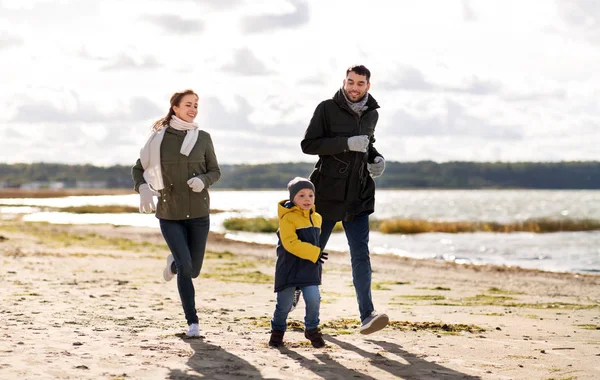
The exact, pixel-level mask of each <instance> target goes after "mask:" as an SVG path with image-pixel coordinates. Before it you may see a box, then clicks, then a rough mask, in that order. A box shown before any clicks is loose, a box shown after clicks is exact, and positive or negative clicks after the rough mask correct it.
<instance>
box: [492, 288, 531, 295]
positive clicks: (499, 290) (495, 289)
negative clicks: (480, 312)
mask: <svg viewBox="0 0 600 380" xmlns="http://www.w3.org/2000/svg"><path fill="white" fill-rule="evenodd" d="M486 292H488V293H493V294H525V293H524V292H513V291H511V290H504V289H500V288H495V287H494V288H489V289H488V290H486Z"/></svg>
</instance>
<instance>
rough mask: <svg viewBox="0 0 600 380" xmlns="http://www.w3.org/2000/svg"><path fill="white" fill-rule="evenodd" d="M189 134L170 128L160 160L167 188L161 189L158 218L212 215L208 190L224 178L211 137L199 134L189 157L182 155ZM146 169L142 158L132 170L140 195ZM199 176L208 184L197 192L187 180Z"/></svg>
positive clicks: (177, 218) (161, 149) (206, 134)
mask: <svg viewBox="0 0 600 380" xmlns="http://www.w3.org/2000/svg"><path fill="white" fill-rule="evenodd" d="M185 135H186V131H179V130H176V129H174V128H171V127H168V128H167V130H166V131H165V135H164V138H163V141H162V143H161V146H160V161H161V165H160V167H161V171H162V177H163V182H164V184H165V187H164V189H162V190H160V196H159V197H158V203H157V205H156V217H157V218H159V219H168V220H185V219H193V218H199V217H202V216H207V215H208V214H209V213H210V196H209V194H208V188H209V187H210V186H211V185H213V184H214V183H216V182H217V181H218V180H219V178H220V177H221V169H220V168H219V163H218V162H217V156H216V155H215V149H214V147H213V143H212V140H211V138H210V135H209V134H208V133H207V132H205V131H202V130H199V131H198V140H197V141H196V145H194V147H193V148H192V150H191V151H190V154H189V156H185V155H183V154H181V153H180V152H179V150H180V149H181V145H182V144H183V139H184V138H185ZM143 174H144V168H143V167H142V163H141V161H140V160H139V159H138V160H137V162H136V163H135V166H134V167H133V168H132V169H131V175H132V177H133V183H134V189H135V191H137V192H139V187H140V185H141V184H143V183H146V181H145V180H144V176H143ZM192 177H198V178H200V180H202V182H204V190H202V191H201V192H200V193H196V192H193V191H192V189H191V188H190V187H189V186H188V184H187V181H188V180H189V179H190V178H192Z"/></svg>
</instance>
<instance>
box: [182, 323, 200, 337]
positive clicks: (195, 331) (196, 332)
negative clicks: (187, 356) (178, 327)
mask: <svg viewBox="0 0 600 380" xmlns="http://www.w3.org/2000/svg"><path fill="white" fill-rule="evenodd" d="M185 335H187V336H189V337H194V336H200V326H198V324H197V323H192V324H191V325H190V328H189V329H188V331H187V332H186V333H185Z"/></svg>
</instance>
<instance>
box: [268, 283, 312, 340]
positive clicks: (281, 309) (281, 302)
mask: <svg viewBox="0 0 600 380" xmlns="http://www.w3.org/2000/svg"><path fill="white" fill-rule="evenodd" d="M301 289H302V296H303V297H304V303H305V304H306V314H305V315H304V328H305V329H306V330H310V329H314V328H317V327H319V308H320V306H321V294H320V293H319V287H318V286H317V285H311V286H305V287H303V288H301ZM295 290H296V287H295V286H290V287H289V288H285V289H283V290H282V291H280V292H277V305H275V312H274V313H273V319H271V329H272V330H277V331H285V330H286V327H287V325H286V320H287V316H288V314H289V312H290V309H291V308H292V303H293V302H294V291H295Z"/></svg>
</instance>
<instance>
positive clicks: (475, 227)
mask: <svg viewBox="0 0 600 380" xmlns="http://www.w3.org/2000/svg"><path fill="white" fill-rule="evenodd" d="M369 223H370V228H371V230H373V231H379V232H382V233H385V234H420V233H429V232H442V233H468V232H498V233H513V232H534V233H550V232H568V231H597V230H600V220H594V219H551V218H538V219H528V220H525V221H522V222H513V223H506V224H503V223H496V222H471V221H455V222H444V221H439V222H438V221H429V220H424V219H387V220H376V219H374V220H371V221H370V222H369ZM223 225H224V226H225V228H227V229H228V230H232V231H246V232H276V231H277V229H278V228H279V221H278V219H277V218H268V219H267V218H262V217H257V218H230V219H227V220H225V221H224V222H223ZM343 230H344V228H343V225H342V223H341V222H338V223H336V225H335V226H334V228H333V231H334V232H340V231H343Z"/></svg>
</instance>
